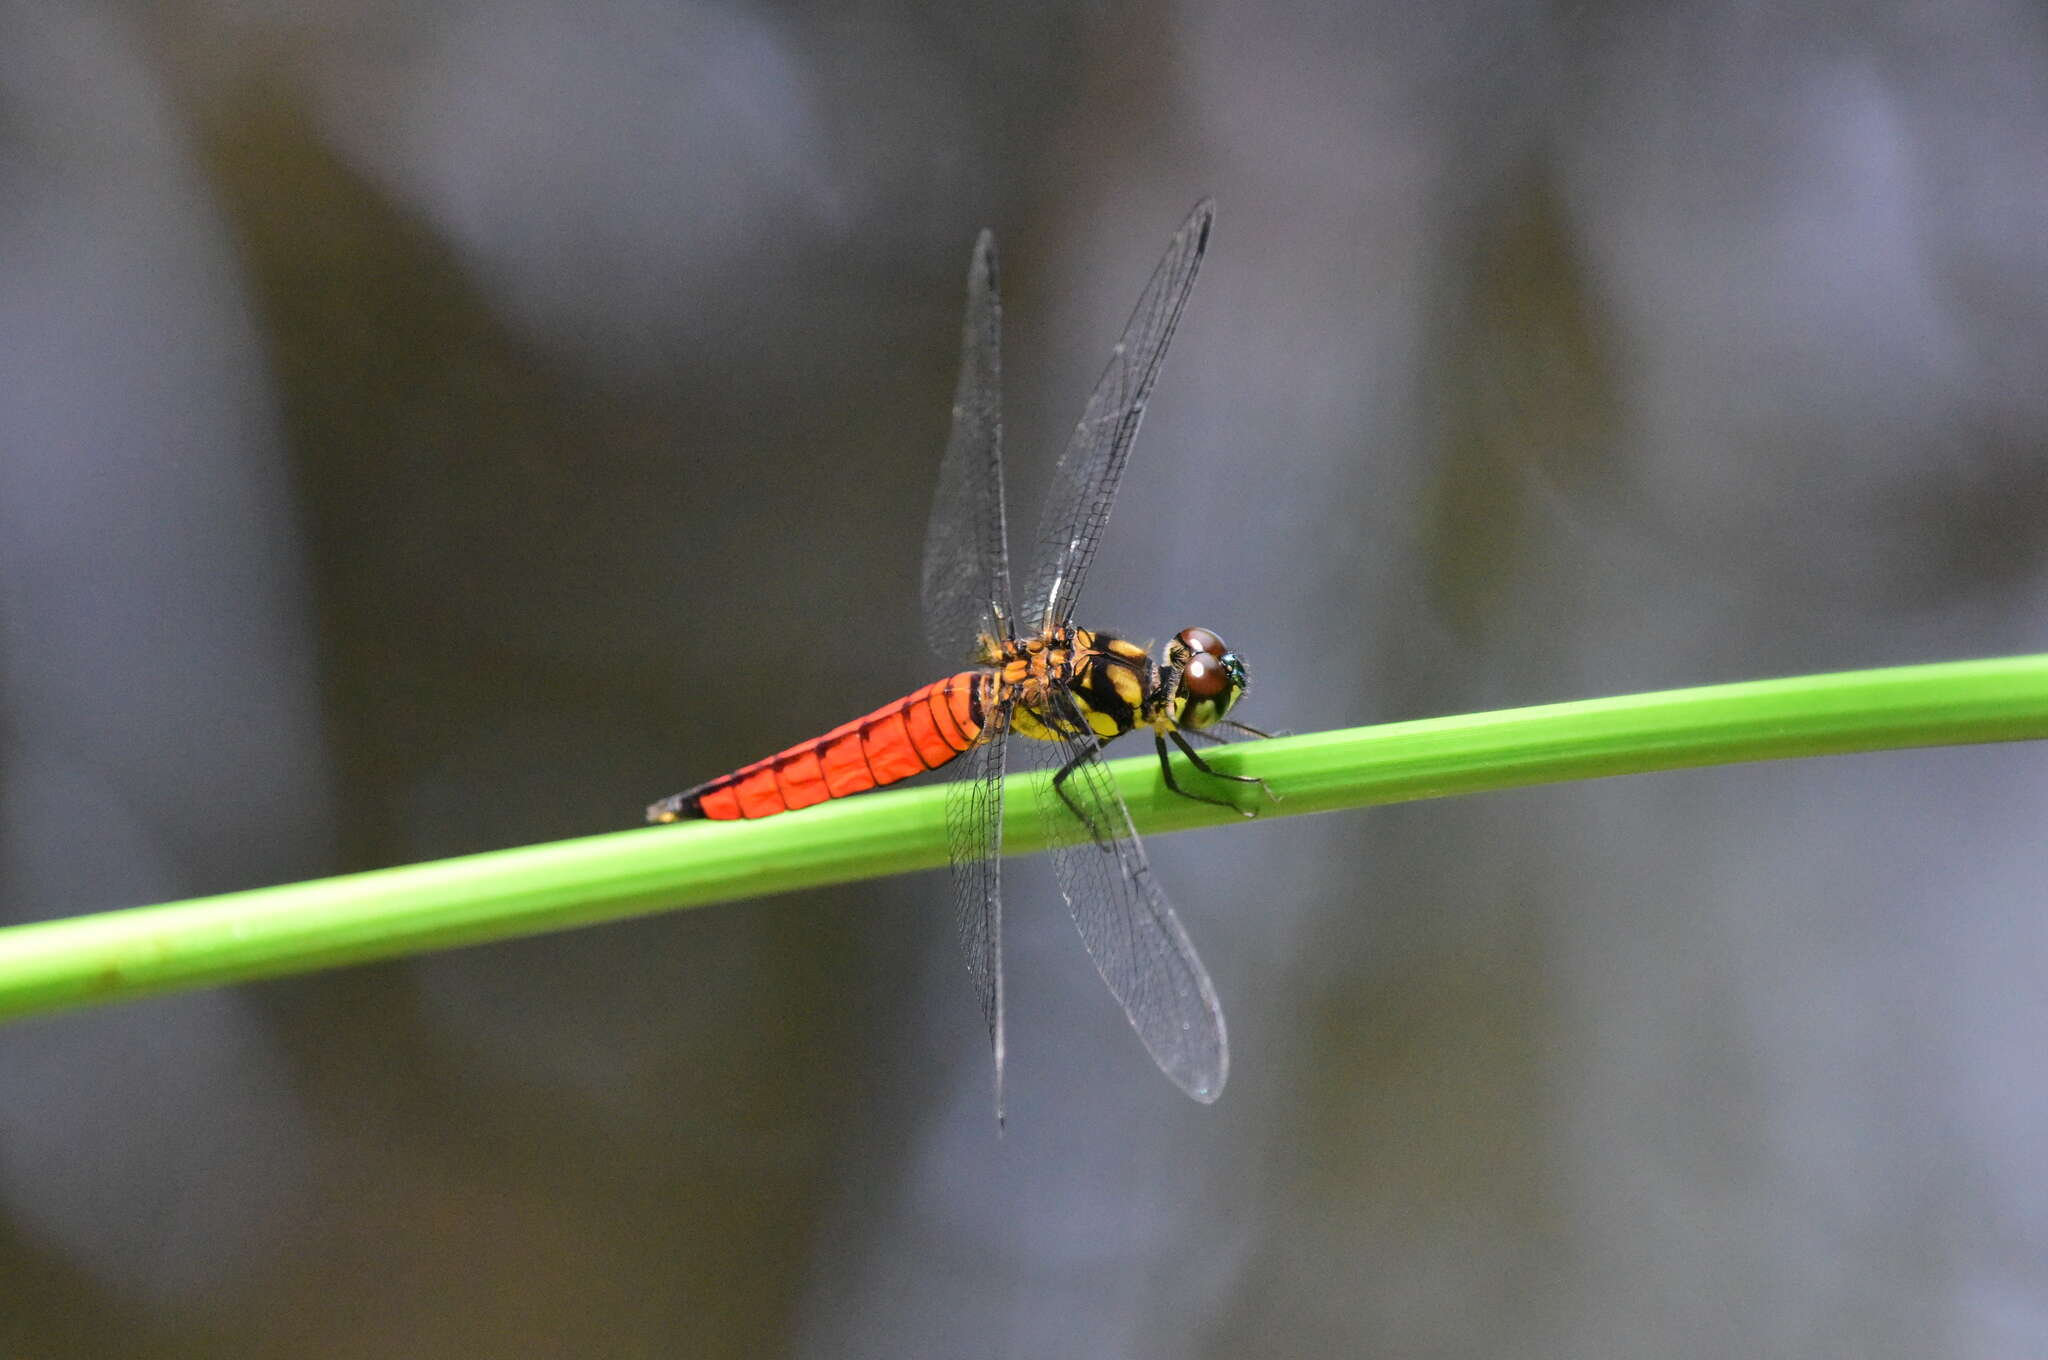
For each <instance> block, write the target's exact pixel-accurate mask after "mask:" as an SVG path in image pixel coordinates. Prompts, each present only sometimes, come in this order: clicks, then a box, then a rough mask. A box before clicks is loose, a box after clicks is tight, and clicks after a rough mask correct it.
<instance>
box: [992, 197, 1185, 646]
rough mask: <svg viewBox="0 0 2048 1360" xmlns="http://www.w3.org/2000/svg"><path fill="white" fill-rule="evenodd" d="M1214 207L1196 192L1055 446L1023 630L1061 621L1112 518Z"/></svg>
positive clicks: (1068, 613)
mask: <svg viewBox="0 0 2048 1360" xmlns="http://www.w3.org/2000/svg"><path fill="white" fill-rule="evenodd" d="M1214 216H1215V206H1214V205H1213V204H1212V203H1211V202H1210V201H1209V200H1208V199H1206V198H1205V199H1203V200H1202V201H1201V202H1200V203H1197V204H1196V205H1195V207H1194V211H1193V212H1191V213H1190V214H1188V220H1187V221H1186V222H1184V223H1182V224H1181V228H1180V230H1179V231H1177V232H1175V233H1174V234H1173V239H1172V240H1171V241H1169V242H1168V243H1167V246H1166V254H1165V256H1164V257H1163V258H1162V259H1161V260H1160V261H1159V266H1158V268H1156V269H1154V270H1153V271H1152V280H1151V282H1149V283H1147V284H1146V285H1145V291H1144V292H1143V293H1141V294H1139V296H1138V306H1137V310H1136V311H1134V312H1132V313H1131V319H1130V321H1129V322H1128V323H1127V324H1126V325H1125V326H1124V333H1123V338H1122V339H1120V340H1118V341H1117V343H1116V348H1115V349H1114V350H1112V351H1110V357H1109V367H1107V368H1106V369H1104V370H1103V372H1102V378H1101V380H1100V381H1098V382H1097V383H1096V384H1095V392H1094V394H1093V395H1092V396H1090V397H1089V398H1088V405H1087V407H1086V408H1085V409H1084V410H1083V411H1082V413H1081V423H1080V424H1079V425H1077V426H1075V427H1074V434H1073V437H1072V438H1071V439H1069V440H1068V441H1067V448H1066V452H1065V453H1063V454H1061V455H1060V462H1059V467H1058V469H1057V470H1056V471H1055V472H1054V473H1053V482H1052V489H1051V490H1050V491H1049V492H1047V493H1046V498H1045V513H1044V514H1043V515H1042V516H1041V517H1040V519H1039V522H1038V546H1037V549H1036V550H1035V554H1036V555H1035V556H1034V557H1033V558H1032V572H1031V581H1030V586H1029V588H1028V589H1027V590H1026V591H1025V592H1024V612H1023V614H1022V616H1021V617H1022V619H1023V629H1024V631H1025V632H1027V633H1033V632H1038V631H1042V630H1044V629H1047V628H1051V627H1054V626H1057V625H1059V624H1062V623H1065V622H1067V621H1068V620H1069V618H1070V617H1071V616H1072V614H1073V610H1074V601H1075V599H1076V598H1077V597H1078V596H1079V594H1080V590H1081V582H1082V579H1083V578H1084V577H1085V576H1086V575H1087V574H1088V566H1089V564H1090V563H1091V562H1093V561H1094V560H1095V547H1096V544H1097V543H1098V542H1100V541H1101V538H1102V529H1103V526H1104V525H1105V524H1107V523H1108V522H1109V511H1110V506H1111V504H1112V503H1113V502H1114V501H1115V500H1116V488H1117V483H1118V482H1120V481H1121V480H1122V479H1123V475H1124V461H1125V460H1126V459H1127V458H1128V457H1129V456H1130V452H1131V441H1133V440H1134V439H1136V438H1137V436H1138V424H1139V422H1140V421H1142V420H1143V419H1144V417H1145V402H1146V400H1147V399H1148V398H1149V397H1150V396H1151V395H1152V385H1153V384H1154V383H1155V382H1157V381H1158V378H1159V366H1160V363H1161V362H1162V361H1163V360H1164V359H1165V357H1166V346H1167V344H1168V342H1170V341H1171V340H1172V339H1173V331H1174V327H1176V326H1178V325H1179V324H1180V314H1181V311H1182V309H1184V308H1185V307H1186V306H1187V301H1188V294H1189V293H1190V292H1191V291H1192V290H1193V289H1194V286H1195V273H1196V271H1197V270H1198V269H1199V268H1200V267H1201V263H1202V252H1203V251H1204V250H1206V249H1207V248H1208V245H1209V224H1210V222H1211V220H1212V219H1213V218H1214Z"/></svg>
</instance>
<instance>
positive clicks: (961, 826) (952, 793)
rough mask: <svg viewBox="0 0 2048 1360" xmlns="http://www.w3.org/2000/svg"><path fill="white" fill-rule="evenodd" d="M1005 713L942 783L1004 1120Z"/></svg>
mask: <svg viewBox="0 0 2048 1360" xmlns="http://www.w3.org/2000/svg"><path fill="white" fill-rule="evenodd" d="M1008 736H1009V712H1008V710H1007V709H1001V710H998V711H997V712H996V713H994V714H992V715H990V718H989V722H988V726H987V727H986V728H985V729H984V736H983V740H982V743H981V744H980V745H979V746H975V747H972V748H970V749H969V750H968V752H967V754H965V755H964V756H962V757H961V758H960V764H961V765H962V766H963V767H965V768H964V769H963V770H962V772H961V777H960V778H959V779H957V780H955V781H954V782H953V783H951V784H948V785H947V786H946V851H947V855H948V857H949V858H950V859H951V861H952V864H953V919H954V922H955V924H956V925H957V926H958V927H959V933H960V949H961V952H962V953H964V954H965V955H966V956H967V975H968V976H969V977H971V978H972V979H974V993H975V996H976V997H977V998H979V1000H980V1001H981V1014H982V1018H983V1019H985V1020H987V1021H988V1037H989V1042H990V1043H991V1044H993V1045H994V1047H995V1055H996V1122H997V1123H999V1124H1000V1123H1001V1122H1002V1118H1003V895H1002V866H1003V752H1004V749H1005V748H1006V747H1007V746H1008V745H1009V742H1008V740H1007V738H1008Z"/></svg>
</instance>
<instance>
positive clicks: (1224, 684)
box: [1180, 628, 1230, 699]
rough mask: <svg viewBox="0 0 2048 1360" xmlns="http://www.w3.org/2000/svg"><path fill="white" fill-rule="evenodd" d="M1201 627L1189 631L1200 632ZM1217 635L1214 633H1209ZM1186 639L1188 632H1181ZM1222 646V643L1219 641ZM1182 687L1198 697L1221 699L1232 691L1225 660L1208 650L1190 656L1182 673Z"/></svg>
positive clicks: (1211, 635)
mask: <svg viewBox="0 0 2048 1360" xmlns="http://www.w3.org/2000/svg"><path fill="white" fill-rule="evenodd" d="M1200 631H1202V630H1201V629H1199V628H1190V629H1189V630H1188V633H1198V632H1200ZM1209 636H1210V637H1212V638H1213V637H1215V636H1216V635H1215V634H1214V633H1211V634H1210V635H1209ZM1181 639H1182V640H1183V641H1186V639H1187V633H1182V634H1181ZM1217 645H1218V646H1219V647H1220V646H1221V645H1222V643H1221V642H1220V641H1219V642H1218V643H1217ZM1180 687H1181V688H1182V689H1184V690H1186V691H1187V692H1188V694H1189V696H1190V697H1192V698H1196V699H1220V698H1222V697H1223V696H1224V695H1225V694H1227V693H1229V692H1230V673H1229V672H1228V671H1226V670H1224V669H1223V662H1222V660H1221V659H1219V658H1218V657H1215V656H1212V655H1210V654H1209V653H1208V652H1197V653H1195V654H1194V655H1193V656H1191V657H1189V658H1188V664H1187V668H1186V669H1185V670H1183V671H1182V672H1181V673H1180Z"/></svg>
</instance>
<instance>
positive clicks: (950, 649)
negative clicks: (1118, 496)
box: [924, 231, 1011, 666]
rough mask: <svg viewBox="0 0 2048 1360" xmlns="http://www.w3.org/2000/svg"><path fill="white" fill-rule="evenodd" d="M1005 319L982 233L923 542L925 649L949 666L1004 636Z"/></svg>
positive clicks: (988, 241) (987, 236) (989, 240)
mask: <svg viewBox="0 0 2048 1360" xmlns="http://www.w3.org/2000/svg"><path fill="white" fill-rule="evenodd" d="M1002 310H1003V309H1002V301H1001V297H1000V294H999V291H998V286H997V279H996V242H995V237H994V235H992V234H991V233H989V232H986V231H984V232H982V234H981V237H980V239H979V240H977V241H976V242H975V243H974V258H973V259H972V261H970V262H969V264H968V267H967V320H966V322H965V324H964V326H963V327H962V334H961V343H960V378H959V381H958V383H956V384H955V386H954V390H953V433H952V436H951V438H949V439H948V440H947V442H946V456H945V458H944V459H943V460H942V461H941V462H940V464H939V485H938V489H937V491H935V492H934V493H933V496H932V513H931V519H930V520H929V522H928V523H927V524H926V527H925V539H924V624H925V640H926V642H927V643H929V644H930V646H931V649H932V653H933V655H935V656H937V657H938V658H939V659H940V660H941V661H942V662H943V663H945V664H946V665H949V666H950V665H956V664H958V663H959V662H961V661H964V660H967V659H968V658H970V657H972V656H973V655H974V654H975V646H976V640H977V638H979V637H980V635H982V634H983V633H988V634H991V635H993V636H998V637H1000V636H1003V635H1004V634H1006V632H1007V628H1008V620H1009V618H1010V617H1011V612H1010V558H1009V547H1008V543H1007V540H1006V538H1005V530H1004V524H1003V373H1002V325H1003V316H1002ZM998 614H1000V615H1001V616H1002V618H1001V619H998V618H997V617H996V616H997V615H998Z"/></svg>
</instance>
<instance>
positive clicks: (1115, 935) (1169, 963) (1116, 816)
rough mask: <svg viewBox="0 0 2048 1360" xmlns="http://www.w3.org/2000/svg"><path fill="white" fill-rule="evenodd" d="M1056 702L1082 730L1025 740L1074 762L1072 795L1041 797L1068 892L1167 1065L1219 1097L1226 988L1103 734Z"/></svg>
mask: <svg viewBox="0 0 2048 1360" xmlns="http://www.w3.org/2000/svg"><path fill="white" fill-rule="evenodd" d="M1054 705H1055V708H1054V712H1055V715H1056V716H1057V717H1058V718H1059V719H1060V720H1061V725H1062V726H1069V727H1071V729H1072V730H1073V731H1074V732H1075V733H1076V735H1073V736H1070V737H1068V738H1066V739H1065V740H1062V741H1055V742H1041V741H1028V742H1025V743H1023V745H1025V746H1026V747H1028V748H1030V749H1031V750H1032V751H1033V752H1034V756H1035V758H1036V759H1037V761H1038V762H1039V763H1041V764H1044V765H1046V766H1048V767H1050V768H1053V769H1058V768H1059V767H1060V766H1062V765H1064V764H1069V763H1071V764H1072V766H1073V771H1072V773H1071V774H1069V775H1068V776H1067V778H1066V779H1065V781H1064V782H1063V783H1062V784H1061V786H1060V788H1061V789H1062V790H1063V791H1064V792H1065V795H1066V798H1064V799H1063V798H1062V797H1061V796H1060V793H1059V792H1056V791H1054V789H1053V788H1052V786H1051V785H1050V784H1047V785H1045V786H1044V787H1043V788H1042V789H1041V790H1040V796H1039V805H1040V807H1041V808H1042V809H1043V811H1044V813H1045V819H1046V829H1047V832H1048V839H1049V840H1050V841H1051V850H1052V862H1053V869H1054V871H1055V872H1056V873H1057V874H1058V875H1059V883H1060V893H1061V895H1062V896H1064V897H1065V898H1066V899H1067V909H1068V910H1069V911H1071V912H1072V913H1073V914H1074V924H1075V925H1076V926H1077V927H1079V928H1080V931H1081V939H1082V942H1083V943H1085V944H1086V945H1087V946H1088V953H1089V955H1090V956H1091V957H1092V958H1093V959H1094V960H1095V967H1096V970H1097V971H1098V972H1100V973H1101V974H1102V980H1103V981H1104V982H1105V983H1107V984H1109V990H1110V992H1111V994H1112V995H1114V996H1115V997H1116V999H1117V1001H1118V1002H1119V1003H1120V1004H1121V1005H1122V1006H1123V1008H1124V1014H1125V1015H1127V1016H1129V1017H1130V1020H1131V1026H1132V1028H1134V1029H1136V1030H1137V1031H1138V1037H1139V1038H1140V1039H1142V1040H1144V1042H1145V1048H1146V1050H1147V1051H1148V1052H1150V1053H1151V1055H1152V1060H1153V1061H1154V1062H1156V1063H1158V1064H1159V1070H1160V1071H1162V1072H1164V1073H1166V1075H1167V1076H1169V1077H1171V1078H1172V1079H1173V1081H1174V1084H1175V1085H1177V1086H1179V1087H1180V1088H1181V1090H1183V1091H1186V1092H1187V1093H1188V1094H1189V1095H1191V1096H1193V1097H1194V1098H1195V1099H1196V1100H1199V1101H1202V1102H1204V1103H1207V1102H1209V1101H1213V1100H1215V1099H1216V1097H1217V1096H1219V1095H1221V1094H1223V1082H1224V1079H1225V1078H1226V1077H1227V1076H1228V1075H1229V1071H1230V1050H1229V1044H1228V1041H1227V1040H1226V1038H1225V1036H1224V1030H1223V1010H1222V1008H1221V1007H1220V1006H1218V1005H1217V1004H1216V989H1215V988H1214V987H1212V986H1211V985H1210V983H1209V974H1208V972H1207V971H1206V970H1204V969H1203V967H1202V961H1201V959H1199V958H1197V957H1196V956H1195V947H1194V946H1193V945H1192V944H1189V943H1188V937H1187V932H1186V931H1184V930H1182V929H1181V927H1180V921H1179V919H1178V918H1176V917H1175V916H1174V914H1173V908H1172V907H1171V906H1169V905H1167V901H1166V894H1165V893H1164V892H1163V891H1161V889H1160V887H1159V884H1158V882H1157V881H1156V880H1155V879H1154V878H1153V877H1152V866H1151V865H1150V864H1148V863H1147V862H1146V859H1145V847H1144V846H1143V845H1142V844H1141V843H1140V842H1139V840H1138V834H1137V832H1136V831H1135V830H1134V829H1133V828H1132V826H1131V814H1130V812H1129V810H1128V809H1127V808H1125V807H1124V800H1123V796H1122V795H1121V794H1119V793H1118V792H1117V791H1116V785H1115V784H1114V783H1113V782H1112V781H1111V779H1110V777H1109V771H1108V770H1107V769H1105V768H1104V767H1103V764H1102V761H1101V758H1100V757H1098V756H1097V755H1096V754H1095V739H1094V737H1092V736H1088V735H1083V734H1085V733H1086V732H1087V731H1088V728H1087V724H1086V723H1085V722H1083V721H1082V719H1081V715H1080V714H1079V712H1077V711H1076V710H1075V708H1074V706H1073V701H1072V700H1071V699H1069V698H1068V697H1067V696H1065V695H1064V694H1062V695H1058V696H1056V698H1055V700H1054ZM1067 799H1071V800H1072V801H1073V804H1074V807H1069V806H1068V803H1067V801H1066V800H1067ZM1076 808H1078V810H1079V813H1078V815H1077V813H1076Z"/></svg>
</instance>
